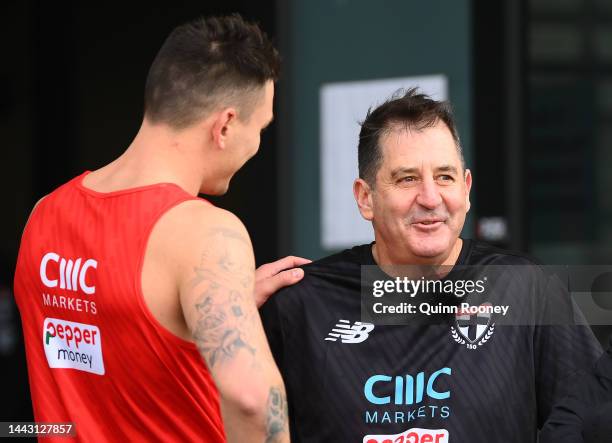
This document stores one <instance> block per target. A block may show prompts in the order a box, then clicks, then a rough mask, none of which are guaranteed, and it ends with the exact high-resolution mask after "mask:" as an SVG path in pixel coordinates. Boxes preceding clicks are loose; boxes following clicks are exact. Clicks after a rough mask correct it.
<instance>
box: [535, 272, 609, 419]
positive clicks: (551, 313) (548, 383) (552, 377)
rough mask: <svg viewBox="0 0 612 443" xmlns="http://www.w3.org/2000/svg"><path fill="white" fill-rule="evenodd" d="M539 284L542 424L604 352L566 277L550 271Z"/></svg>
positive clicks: (537, 356)
mask: <svg viewBox="0 0 612 443" xmlns="http://www.w3.org/2000/svg"><path fill="white" fill-rule="evenodd" d="M540 287H542V288H543V289H542V291H543V293H541V294H538V295H539V300H540V302H541V303H540V304H539V306H540V307H539V310H540V312H538V313H537V314H538V315H537V321H536V325H535V326H534V353H535V365H536V367H535V371H536V395H537V406H538V427H539V428H541V427H542V426H543V424H544V422H545V421H546V420H547V419H548V417H549V415H550V414H551V411H552V409H553V406H554V405H555V404H557V403H559V402H560V401H561V400H562V399H564V398H565V397H566V395H567V393H568V389H567V388H568V386H570V385H571V384H572V383H574V381H575V380H576V377H577V375H578V373H579V372H580V371H582V372H588V371H590V370H591V369H592V367H593V365H594V364H595V362H596V361H597V359H598V358H599V357H600V356H601V355H602V352H603V351H602V349H601V346H600V344H599V342H598V341H597V339H596V338H595V336H594V335H593V332H592V331H591V328H590V327H589V326H588V324H587V323H586V320H585V319H584V317H583V315H582V313H581V312H580V309H579V308H578V307H577V306H576V304H575V303H574V301H573V300H572V299H571V297H570V293H569V290H568V288H567V285H565V284H564V282H563V280H562V279H560V278H559V277H558V276H557V275H548V276H546V277H545V281H544V284H542V285H541V286H540Z"/></svg>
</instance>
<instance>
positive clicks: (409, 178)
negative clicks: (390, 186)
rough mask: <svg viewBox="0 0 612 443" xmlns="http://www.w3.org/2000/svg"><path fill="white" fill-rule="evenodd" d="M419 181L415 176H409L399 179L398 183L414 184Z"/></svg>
mask: <svg viewBox="0 0 612 443" xmlns="http://www.w3.org/2000/svg"><path fill="white" fill-rule="evenodd" d="M415 181H417V178H416V177H415V176H414V175H407V176H405V177H401V178H399V179H398V181H397V182H398V183H412V182H415Z"/></svg>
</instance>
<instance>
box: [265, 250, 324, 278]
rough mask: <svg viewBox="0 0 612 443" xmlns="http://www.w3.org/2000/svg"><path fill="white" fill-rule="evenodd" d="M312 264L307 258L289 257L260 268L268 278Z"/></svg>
mask: <svg viewBox="0 0 612 443" xmlns="http://www.w3.org/2000/svg"><path fill="white" fill-rule="evenodd" d="M310 262H312V260H309V259H307V258H303V257H295V256H293V255H289V256H287V257H284V258H281V259H280V260H276V261H275V262H272V263H266V264H265V265H262V266H260V268H261V272H262V274H265V275H266V276H272V275H274V274H278V273H279V272H281V271H284V270H285V269H290V268H295V267H297V266H302V265H305V264H308V263H310Z"/></svg>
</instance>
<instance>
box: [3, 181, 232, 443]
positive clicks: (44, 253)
mask: <svg viewBox="0 0 612 443" xmlns="http://www.w3.org/2000/svg"><path fill="white" fill-rule="evenodd" d="M86 174H87V173H85V174H83V175H81V176H79V177H77V178H75V179H73V180H71V181H70V182H68V183H66V184H65V185H63V186H61V187H60V188H58V189H57V190H55V191H54V192H53V193H52V194H50V195H49V196H47V197H46V198H45V199H43V201H42V202H41V203H40V204H39V205H38V206H37V207H36V209H35V210H34V212H33V213H32V215H31V217H30V221H29V222H28V225H27V227H26V229H25V231H24V234H23V238H22V241H21V247H20V251H19V258H18V262H17V270H16V274H15V296H16V299H17V304H18V306H19V310H20V313H21V318H22V323H23V331H24V336H25V344H26V354H27V361H28V371H29V378H30V388H31V393H32V402H33V405H34V415H35V419H36V421H40V422H74V423H75V425H76V433H77V438H78V439H79V440H80V441H95V442H99V441H121V442H125V441H164V442H172V441H177V442H179V441H180V442H190V441H198V442H201V441H205V442H223V441H225V436H224V431H223V424H222V420H221V413H220V407H219V394H218V392H217V389H216V387H215V385H214V382H213V380H212V377H211V375H210V373H209V371H208V369H207V367H206V365H205V364H204V362H203V360H202V359H201V357H200V355H199V353H198V351H197V349H196V347H195V346H194V345H193V344H192V343H190V342H187V341H185V340H182V339H181V338H179V337H177V336H175V335H173V334H172V333H171V332H170V331H168V330H167V329H165V328H164V327H163V326H161V325H160V324H159V323H158V322H157V321H156V319H155V318H154V317H153V315H152V314H151V313H150V312H149V310H148V309H147V307H146V306H145V302H144V299H143V296H142V291H141V282H140V276H141V269H142V262H143V257H144V252H145V248H146V244H147V241H148V238H149V235H150V233H151V230H152V228H153V226H154V225H155V223H156V222H157V220H158V219H159V218H160V217H161V216H162V215H163V214H164V213H165V212H166V211H168V210H169V209H170V208H172V207H174V206H175V205H177V204H179V203H181V202H184V201H186V200H191V199H194V197H192V196H191V195H189V194H188V193H186V192H185V191H184V190H182V189H181V188H179V187H178V186H176V185H173V184H158V185H152V186H145V187H140V188H134V189H127V190H123V191H117V192H112V193H98V192H95V191H92V190H89V189H87V188H85V187H83V186H82V184H81V182H82V179H83V177H84V176H85V175H86ZM79 259H80V260H79ZM41 264H42V265H43V266H41ZM41 267H42V269H41ZM50 365H51V366H54V367H53V368H52V367H50ZM52 440H53V439H51V440H50V439H45V440H44V441H46V442H49V441H52ZM61 440H62V441H66V440H64V439H61Z"/></svg>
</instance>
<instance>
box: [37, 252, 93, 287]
mask: <svg viewBox="0 0 612 443" xmlns="http://www.w3.org/2000/svg"><path fill="white" fill-rule="evenodd" d="M97 267H98V262H97V261H96V260H94V259H93V258H89V259H83V258H80V257H79V258H77V259H75V260H72V259H66V258H63V257H60V255H59V254H57V253H55V252H47V253H46V254H45V255H44V256H43V258H42V260H41V261H40V279H41V280H42V282H43V284H44V285H45V286H46V287H48V288H57V287H59V288H60V289H66V290H68V291H74V292H76V291H79V290H81V291H83V292H84V293H85V294H88V295H92V294H95V292H96V287H95V285H90V284H88V280H89V282H91V278H90V279H88V278H87V276H88V274H91V272H92V270H93V269H96V268H97Z"/></svg>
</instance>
